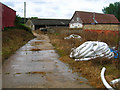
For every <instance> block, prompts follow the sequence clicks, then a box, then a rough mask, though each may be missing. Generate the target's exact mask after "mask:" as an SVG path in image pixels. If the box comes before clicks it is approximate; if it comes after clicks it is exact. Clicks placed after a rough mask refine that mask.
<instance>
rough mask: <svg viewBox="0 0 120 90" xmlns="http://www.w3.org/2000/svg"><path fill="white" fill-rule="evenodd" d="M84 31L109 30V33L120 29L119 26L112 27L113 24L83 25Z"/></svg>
mask: <svg viewBox="0 0 120 90" xmlns="http://www.w3.org/2000/svg"><path fill="white" fill-rule="evenodd" d="M83 29H84V30H111V31H118V30H119V29H120V25H114V24H110V25H108V24H107V25H103V24H102V25H101V24H99V25H84V26H83Z"/></svg>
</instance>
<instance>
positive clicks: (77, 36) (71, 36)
mask: <svg viewBox="0 0 120 90" xmlns="http://www.w3.org/2000/svg"><path fill="white" fill-rule="evenodd" d="M71 38H76V39H81V36H79V35H76V34H71V35H69V36H68V37H65V38H64V39H71Z"/></svg>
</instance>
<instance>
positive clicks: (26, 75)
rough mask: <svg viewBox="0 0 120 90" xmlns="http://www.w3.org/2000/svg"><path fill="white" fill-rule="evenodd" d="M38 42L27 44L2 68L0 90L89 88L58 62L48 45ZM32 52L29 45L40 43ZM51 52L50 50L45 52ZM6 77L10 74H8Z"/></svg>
mask: <svg viewBox="0 0 120 90" xmlns="http://www.w3.org/2000/svg"><path fill="white" fill-rule="evenodd" d="M43 37H44V39H45V40H37V38H35V39H33V40H31V41H29V42H28V43H27V44H26V45H24V46H23V47H21V48H20V49H19V50H18V51H17V52H16V53H15V54H14V55H12V56H11V57H10V58H9V59H8V60H6V62H5V63H4V65H3V84H2V86H3V88H92V86H90V85H89V84H88V81H87V80H86V79H85V78H83V77H79V76H78V75H77V73H72V70H70V69H69V68H68V66H67V65H66V64H64V63H63V62H61V61H59V60H58V58H59V56H58V54H57V53H56V52H55V51H54V49H53V48H54V47H53V46H52V45H51V44H50V43H49V38H48V37H47V36H45V35H43ZM42 41H44V43H40V45H38V43H37V47H39V49H42V50H41V51H30V49H32V48H35V45H34V46H31V43H34V42H42ZM48 49H50V50H48ZM7 73H9V74H7Z"/></svg>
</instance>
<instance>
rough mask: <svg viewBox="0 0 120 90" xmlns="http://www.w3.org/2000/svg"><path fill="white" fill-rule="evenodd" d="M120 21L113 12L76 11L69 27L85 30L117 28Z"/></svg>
mask: <svg viewBox="0 0 120 90" xmlns="http://www.w3.org/2000/svg"><path fill="white" fill-rule="evenodd" d="M119 24H120V22H119V21H118V19H117V18H116V17H115V16H114V15H112V14H101V13H95V12H84V11H76V12H75V13H74V15H73V17H72V18H71V20H70V23H69V28H82V29H84V30H117V31H118V28H119Z"/></svg>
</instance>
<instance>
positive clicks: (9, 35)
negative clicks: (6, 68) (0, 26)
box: [2, 29, 34, 62]
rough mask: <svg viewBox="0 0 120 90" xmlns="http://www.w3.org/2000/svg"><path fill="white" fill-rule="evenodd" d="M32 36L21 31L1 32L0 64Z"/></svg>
mask: <svg viewBox="0 0 120 90" xmlns="http://www.w3.org/2000/svg"><path fill="white" fill-rule="evenodd" d="M32 38H34V36H33V35H32V34H31V33H29V32H27V31H25V30H23V29H8V30H5V31H2V62H4V60H5V59H7V58H8V57H9V56H10V55H11V54H13V53H14V52H15V51H16V50H17V49H19V48H20V47H21V46H22V45H24V44H25V43H26V42H27V41H29V40H31V39H32Z"/></svg>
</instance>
